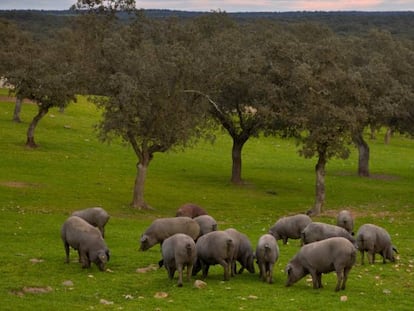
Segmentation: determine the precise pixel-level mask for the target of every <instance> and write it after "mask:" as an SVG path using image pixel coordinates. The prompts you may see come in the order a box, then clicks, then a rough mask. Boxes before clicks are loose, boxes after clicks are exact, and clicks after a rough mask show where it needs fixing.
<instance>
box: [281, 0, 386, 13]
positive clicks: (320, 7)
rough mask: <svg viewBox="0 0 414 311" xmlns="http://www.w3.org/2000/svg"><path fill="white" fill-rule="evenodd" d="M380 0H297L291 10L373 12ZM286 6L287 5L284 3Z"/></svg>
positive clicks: (379, 4)
mask: <svg viewBox="0 0 414 311" xmlns="http://www.w3.org/2000/svg"><path fill="white" fill-rule="evenodd" d="M383 2H384V1H382V0H348V1H338V0H337V1H335V0H316V1H314V0H312V1H307V0H302V1H301V0H299V1H292V6H290V7H291V9H292V10H300V11H302V10H303V11H343V10H373V9H375V8H378V7H380V6H381V4H382V3H383ZM286 4H287V3H286Z"/></svg>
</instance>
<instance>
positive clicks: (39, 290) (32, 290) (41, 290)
mask: <svg viewBox="0 0 414 311" xmlns="http://www.w3.org/2000/svg"><path fill="white" fill-rule="evenodd" d="M52 290H53V288H51V287H50V286H46V287H29V286H25V287H23V288H22V289H20V290H13V291H11V292H10V293H11V294H13V295H16V296H19V297H21V296H24V295H26V294H47V293H50V292H51V291H52Z"/></svg>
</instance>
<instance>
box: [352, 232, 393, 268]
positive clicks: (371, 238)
mask: <svg viewBox="0 0 414 311" xmlns="http://www.w3.org/2000/svg"><path fill="white" fill-rule="evenodd" d="M356 239H357V246H358V250H359V251H360V253H361V264H364V252H367V253H368V261H369V263H370V264H373V263H374V261H375V254H380V255H381V256H382V262H383V263H385V260H386V259H388V260H390V261H391V262H395V257H394V252H395V253H397V254H398V251H397V248H396V247H395V246H394V245H392V243H391V237H390V235H389V234H388V232H387V231H386V230H385V229H384V228H381V227H379V226H377V225H373V224H365V225H362V226H361V227H360V228H359V230H358V232H357V238H356Z"/></svg>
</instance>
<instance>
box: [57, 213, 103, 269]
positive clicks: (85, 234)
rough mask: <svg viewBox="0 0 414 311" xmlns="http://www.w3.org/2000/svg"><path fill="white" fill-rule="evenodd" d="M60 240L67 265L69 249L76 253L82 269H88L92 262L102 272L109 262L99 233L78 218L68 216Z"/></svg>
mask: <svg viewBox="0 0 414 311" xmlns="http://www.w3.org/2000/svg"><path fill="white" fill-rule="evenodd" d="M61 238H62V241H63V245H64V248H65V252H66V263H69V251H70V250H69V247H72V248H74V249H76V250H77V251H78V254H79V262H80V263H82V268H90V266H91V262H94V263H95V264H96V265H97V266H98V268H99V270H101V271H104V270H105V266H106V263H107V262H108V261H109V249H108V247H107V246H106V243H105V241H104V239H103V237H102V234H101V232H100V231H99V230H98V229H97V228H95V227H94V226H92V225H91V224H89V223H88V222H87V221H85V220H84V219H82V218H80V217H78V216H70V217H69V218H68V219H67V220H66V221H65V222H64V223H63V226H62V229H61Z"/></svg>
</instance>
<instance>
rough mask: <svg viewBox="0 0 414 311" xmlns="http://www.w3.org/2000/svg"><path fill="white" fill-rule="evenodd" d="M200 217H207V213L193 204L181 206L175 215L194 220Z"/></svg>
mask: <svg viewBox="0 0 414 311" xmlns="http://www.w3.org/2000/svg"><path fill="white" fill-rule="evenodd" d="M201 215H207V212H206V211H205V210H204V209H203V208H202V207H200V206H198V205H195V204H193V203H186V204H184V205H182V206H181V207H180V208H179V209H178V210H177V213H176V214H175V216H176V217H182V216H187V217H190V218H194V217H197V216H201Z"/></svg>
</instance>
